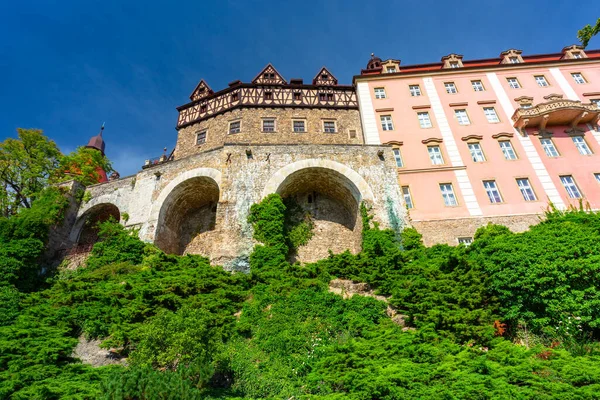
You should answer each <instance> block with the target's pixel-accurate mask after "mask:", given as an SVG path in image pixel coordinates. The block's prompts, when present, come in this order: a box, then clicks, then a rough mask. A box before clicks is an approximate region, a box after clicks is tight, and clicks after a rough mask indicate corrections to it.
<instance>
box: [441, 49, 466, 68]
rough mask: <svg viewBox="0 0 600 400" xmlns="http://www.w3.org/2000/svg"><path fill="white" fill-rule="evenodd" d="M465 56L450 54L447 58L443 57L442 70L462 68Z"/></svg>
mask: <svg viewBox="0 0 600 400" xmlns="http://www.w3.org/2000/svg"><path fill="white" fill-rule="evenodd" d="M462 59H463V56H462V55H460V54H454V53H452V54H448V55H447V56H444V57H442V62H443V63H444V65H443V67H442V68H444V69H445V68H462V66H463V63H462Z"/></svg>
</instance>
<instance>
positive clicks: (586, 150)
mask: <svg viewBox="0 0 600 400" xmlns="http://www.w3.org/2000/svg"><path fill="white" fill-rule="evenodd" d="M571 139H573V143H574V144H575V147H577V150H578V151H579V154H581V155H582V156H589V155H590V154H592V150H591V149H590V146H588V144H587V143H586V141H585V139H584V138H583V136H573V137H572V138H571Z"/></svg>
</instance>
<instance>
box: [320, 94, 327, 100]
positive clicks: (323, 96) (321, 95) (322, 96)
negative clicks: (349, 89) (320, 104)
mask: <svg viewBox="0 0 600 400" xmlns="http://www.w3.org/2000/svg"><path fill="white" fill-rule="evenodd" d="M326 99H327V96H326V95H325V93H319V101H325V100H326Z"/></svg>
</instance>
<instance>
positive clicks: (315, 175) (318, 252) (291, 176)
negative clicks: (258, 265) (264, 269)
mask: <svg viewBox="0 0 600 400" xmlns="http://www.w3.org/2000/svg"><path fill="white" fill-rule="evenodd" d="M270 193H279V194H280V195H281V197H283V198H284V200H285V199H289V198H293V199H294V200H295V202H296V203H297V204H298V205H299V206H300V207H301V209H302V210H303V212H308V213H310V215H311V218H312V220H313V222H314V224H315V226H314V229H313V233H314V236H313V237H312V239H311V240H310V241H309V242H308V243H307V244H306V245H305V246H302V247H301V248H300V249H298V254H297V255H296V256H297V259H298V260H300V261H304V262H312V261H316V260H319V259H321V258H325V257H327V255H328V253H329V250H331V251H333V252H334V253H339V252H342V251H344V250H350V251H351V252H353V253H356V252H358V251H360V243H361V228H362V224H361V223H360V213H359V205H360V203H361V202H362V201H367V202H371V203H372V202H373V201H374V196H373V192H372V190H371V188H370V187H369V185H368V184H367V182H366V181H365V180H364V179H363V178H362V177H361V176H360V175H359V174H358V173H356V172H355V171H354V170H352V169H351V168H349V167H347V166H345V165H343V164H340V163H337V162H335V161H330V160H321V159H309V160H302V161H298V162H295V163H292V164H289V165H286V166H285V167H283V168H281V169H280V170H279V171H277V172H276V173H275V174H274V175H273V176H272V177H271V179H270V180H269V181H268V182H267V184H266V185H265V188H264V190H263V197H265V196H267V195H268V194H270Z"/></svg>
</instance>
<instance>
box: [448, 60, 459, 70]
mask: <svg viewBox="0 0 600 400" xmlns="http://www.w3.org/2000/svg"><path fill="white" fill-rule="evenodd" d="M450 68H460V65H458V61H452V62H451V63H450Z"/></svg>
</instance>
